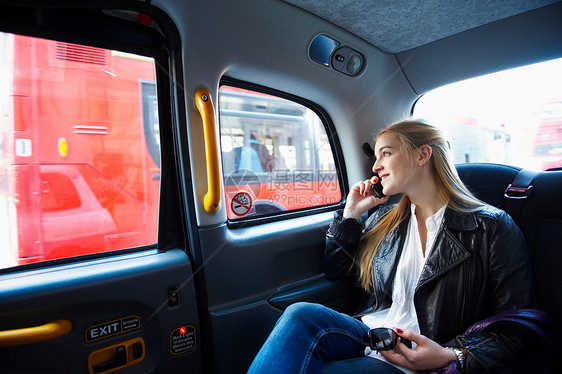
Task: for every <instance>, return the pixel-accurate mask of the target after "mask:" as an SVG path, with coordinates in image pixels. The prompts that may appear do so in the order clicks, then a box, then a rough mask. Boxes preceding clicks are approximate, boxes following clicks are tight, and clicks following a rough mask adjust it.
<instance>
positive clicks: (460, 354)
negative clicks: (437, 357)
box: [445, 347, 465, 373]
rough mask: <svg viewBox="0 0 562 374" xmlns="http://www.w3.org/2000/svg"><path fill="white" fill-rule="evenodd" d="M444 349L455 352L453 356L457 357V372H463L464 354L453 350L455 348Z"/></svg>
mask: <svg viewBox="0 0 562 374" xmlns="http://www.w3.org/2000/svg"><path fill="white" fill-rule="evenodd" d="M445 348H449V349H451V350H452V351H453V352H455V355H456V356H457V360H458V361H459V370H460V371H461V373H462V372H464V365H465V356H464V352H463V351H462V350H460V349H459V348H455V347H445Z"/></svg>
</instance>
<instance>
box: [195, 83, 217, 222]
mask: <svg viewBox="0 0 562 374" xmlns="http://www.w3.org/2000/svg"><path fill="white" fill-rule="evenodd" d="M195 106H196V107H197V110H199V114H201V119H202V120H203V137H204V139H205V160H206V162H207V193H206V194H205V197H204V199H203V205H204V207H205V211H206V212H207V213H215V212H216V211H217V210H218V209H219V203H220V199H221V184H220V170H219V154H218V149H219V148H218V143H217V136H216V134H215V110H214V108H213V103H212V102H211V95H210V94H209V91H207V90H206V89H204V88H200V89H198V90H197V91H196V92H195Z"/></svg>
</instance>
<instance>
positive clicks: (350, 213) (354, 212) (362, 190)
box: [343, 175, 388, 219]
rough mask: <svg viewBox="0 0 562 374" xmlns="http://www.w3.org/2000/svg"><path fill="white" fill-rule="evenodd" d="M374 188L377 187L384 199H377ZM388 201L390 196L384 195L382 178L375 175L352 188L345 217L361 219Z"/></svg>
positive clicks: (344, 213)
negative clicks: (381, 183)
mask: <svg viewBox="0 0 562 374" xmlns="http://www.w3.org/2000/svg"><path fill="white" fill-rule="evenodd" d="M377 185H378V186H377ZM373 186H375V189H376V190H379V191H380V193H381V195H382V197H380V198H378V197H377V195H376V193H375V192H374V191H373ZM379 186H380V188H379ZM387 200H388V196H384V194H382V185H380V177H379V176H378V175H374V176H373V177H371V179H367V180H364V181H359V182H357V183H355V184H354V185H353V186H352V187H351V190H350V191H349V194H348V195H347V202H346V203H345V208H344V210H343V216H344V217H345V218H355V219H359V218H360V217H361V216H362V215H363V213H365V212H366V211H368V210H369V209H371V208H374V207H375V206H377V205H379V204H382V203H384V202H385V201H387Z"/></svg>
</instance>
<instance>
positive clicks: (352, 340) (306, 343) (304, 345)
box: [248, 303, 402, 374]
mask: <svg viewBox="0 0 562 374" xmlns="http://www.w3.org/2000/svg"><path fill="white" fill-rule="evenodd" d="M368 330H369V328H368V327H367V325H365V324H364V323H363V322H361V321H360V320H357V319H355V318H353V317H350V316H348V315H345V314H341V313H338V312H336V311H334V310H332V309H329V308H327V307H325V306H322V305H319V304H309V303H296V304H293V305H291V306H289V307H288V308H287V309H286V310H285V313H283V315H282V316H281V318H280V319H279V321H277V324H276V325H275V328H274V329H273V331H272V332H271V334H270V335H269V338H267V340H266V342H265V343H264V345H263V346H262V348H261V349H260V351H259V352H258V354H257V356H256V358H255V359H254V361H253V362H252V365H251V366H250V369H249V370H248V374H262V373H263V374H266V373H267V374H284V373H286V374H297V373H300V374H305V373H307V374H310V373H322V372H323V373H345V372H349V373H361V372H369V373H377V374H383V373H384V374H399V373H402V372H401V371H400V370H398V369H396V368H395V367H394V366H392V365H389V364H387V363H385V362H383V361H380V360H377V359H373V358H370V357H365V356H364V351H365V344H364V343H363V336H365V334H366V333H367V331H368ZM342 360H343V361H342ZM325 363H327V364H326V365H324V364H325Z"/></svg>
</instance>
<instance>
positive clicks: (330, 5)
mask: <svg viewBox="0 0 562 374" xmlns="http://www.w3.org/2000/svg"><path fill="white" fill-rule="evenodd" d="M283 1H285V2H287V3H291V4H293V5H296V6H298V7H300V8H302V9H304V10H307V11H309V12H311V13H313V14H316V15H317V16H319V17H321V18H324V19H326V20H328V21H330V22H332V23H333V24H335V25H337V26H340V27H342V28H344V29H346V30H348V31H350V32H352V33H354V34H356V35H357V36H359V37H361V38H363V39H364V40H366V41H368V42H369V43H371V44H373V45H375V46H377V47H379V48H380V49H382V50H384V51H387V52H392V53H397V52H402V51H405V50H409V49H412V48H415V47H418V46H421V45H424V44H427V43H431V42H433V41H436V40H439V39H442V38H445V37H447V36H450V35H453V34H456V33H459V32H462V31H465V30H468V29H471V28H474V27H477V26H481V25H484V24H487V23H490V22H493V21H496V20H500V19H503V18H507V17H510V16H513V15H516V14H519V13H523V12H525V11H528V10H532V9H536V8H539V7H542V6H545V5H548V4H552V3H556V2H558V1H559V0H493V1H490V0H283Z"/></svg>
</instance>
